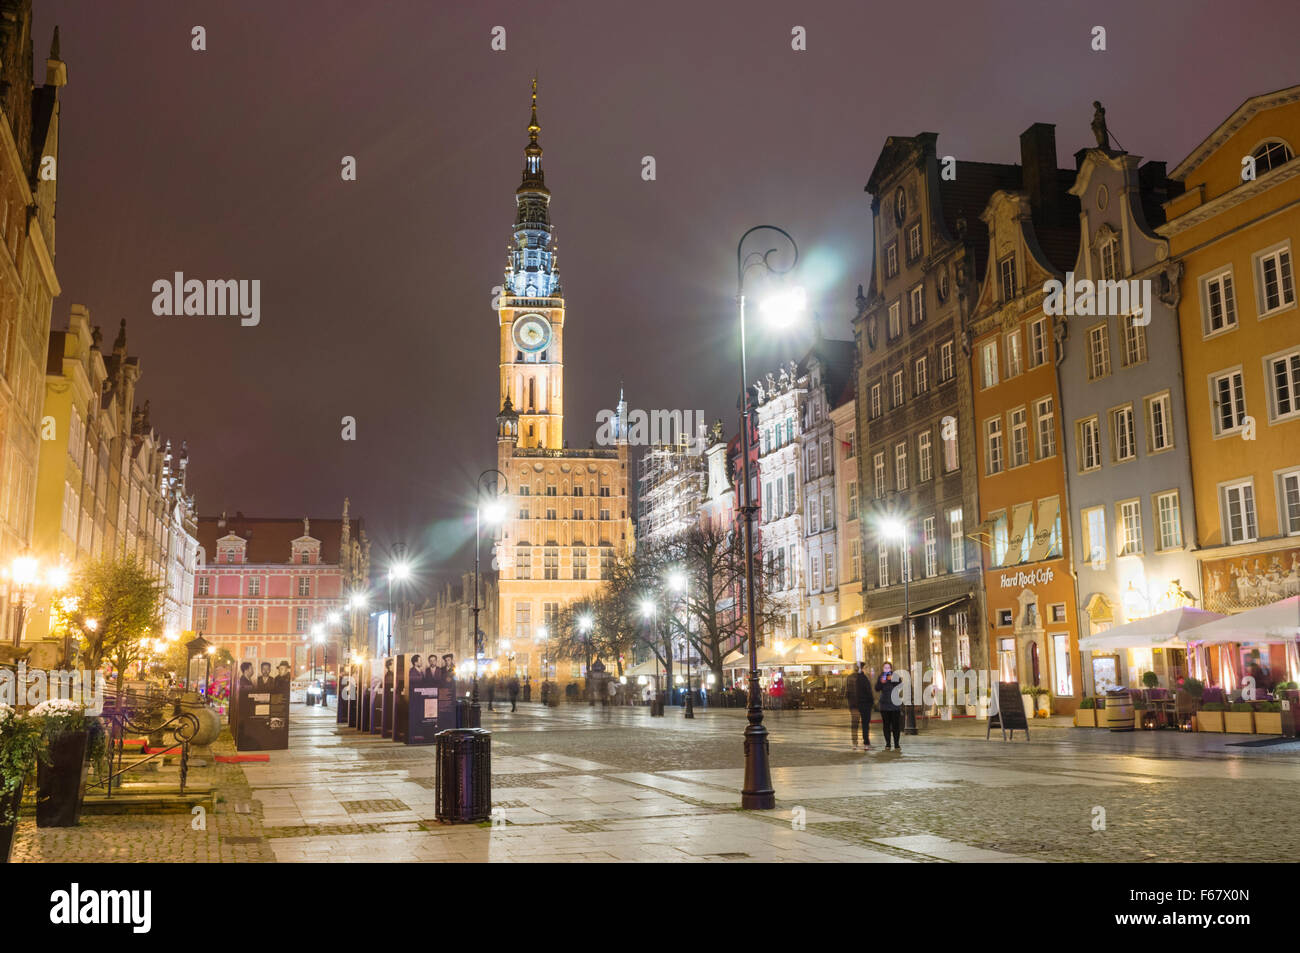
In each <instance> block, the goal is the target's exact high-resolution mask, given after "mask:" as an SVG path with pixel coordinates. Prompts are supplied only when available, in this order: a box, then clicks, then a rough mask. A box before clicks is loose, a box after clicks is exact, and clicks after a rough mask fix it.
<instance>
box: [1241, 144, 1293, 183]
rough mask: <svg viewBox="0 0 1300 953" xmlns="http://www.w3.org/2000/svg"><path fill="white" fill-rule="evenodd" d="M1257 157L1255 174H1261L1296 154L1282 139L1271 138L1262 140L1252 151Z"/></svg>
mask: <svg viewBox="0 0 1300 953" xmlns="http://www.w3.org/2000/svg"><path fill="white" fill-rule="evenodd" d="M1251 156H1253V157H1254V159H1255V175H1256V176H1259V175H1262V174H1263V173H1265V172H1269V171H1271V170H1272V169H1276V168H1277V167H1278V166H1280V165H1284V164H1285V163H1287V162H1290V161H1291V160H1292V159H1294V158H1295V154H1294V153H1293V152H1292V151H1291V147H1290V146H1288V145H1287V144H1286V143H1285V142H1283V141H1282V140H1281V139H1269V140H1268V141H1267V142H1262V143H1260V144H1259V146H1257V147H1256V149H1255V151H1254V152H1252V153H1251Z"/></svg>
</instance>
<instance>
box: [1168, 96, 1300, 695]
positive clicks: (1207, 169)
mask: <svg viewBox="0 0 1300 953" xmlns="http://www.w3.org/2000/svg"><path fill="white" fill-rule="evenodd" d="M1297 149H1300V86H1292V87H1290V88H1289V89H1283V90H1279V91H1277V92H1273V93H1267V94H1265V95H1262V96H1255V97H1252V98H1251V99H1248V100H1246V102H1245V103H1243V104H1242V105H1241V106H1240V107H1239V108H1238V109H1237V110H1236V111H1235V112H1234V113H1233V114H1232V115H1231V116H1229V117H1228V118H1227V119H1226V120H1224V122H1223V123H1222V124H1221V125H1220V126H1219V127H1218V128H1217V129H1215V130H1214V131H1213V132H1212V133H1211V134H1210V135H1209V136H1208V137H1207V138H1206V139H1205V141H1204V142H1202V143H1201V144H1200V145H1198V146H1197V147H1196V149H1194V150H1193V151H1192V153H1191V155H1189V156H1188V157H1187V158H1186V159H1184V160H1183V161H1182V163H1181V164H1179V166H1178V167H1177V168H1176V169H1174V171H1173V177H1174V178H1175V179H1178V180H1180V181H1181V182H1182V183H1183V184H1184V186H1185V187H1186V191H1185V192H1184V193H1183V194H1182V195H1180V196H1178V197H1177V198H1174V199H1170V200H1169V201H1168V202H1166V203H1165V209H1166V211H1167V213H1168V219H1167V223H1166V224H1165V225H1163V226H1162V227H1161V228H1160V229H1159V231H1160V233H1161V234H1162V235H1164V236H1165V237H1166V238H1168V239H1169V243H1170V256H1171V258H1173V259H1174V260H1177V261H1180V262H1181V264H1182V268H1183V272H1182V278H1181V282H1180V285H1181V288H1180V290H1181V300H1180V306H1179V323H1180V331H1181V338H1182V362H1183V378H1184V387H1185V389H1186V397H1187V418H1188V425H1187V429H1188V437H1189V443H1190V451H1191V466H1192V482H1193V487H1194V495H1195V506H1196V535H1197V540H1196V542H1197V546H1198V549H1197V553H1196V556H1197V560H1198V562H1199V564H1200V570H1201V581H1202V586H1203V590H1202V591H1203V592H1204V594H1205V597H1204V604H1205V608H1207V609H1210V610H1213V611H1217V612H1236V611H1240V610H1242V609H1247V608H1251V607H1253V606H1258V605H1264V604H1267V603H1270V602H1274V601H1276V600H1278V599H1281V598H1283V597H1284V596H1288V595H1296V594H1300V308H1297V306H1296V278H1295V270H1294V268H1295V266H1294V261H1295V258H1294V254H1295V251H1294V248H1293V246H1294V245H1295V243H1296V240H1297V238H1298V237H1300V159H1297V158H1296V150H1297ZM1280 664H1281V660H1280V659H1279V660H1275V664H1274V670H1275V671H1277V670H1279V666H1280ZM1241 670H1242V669H1241V668H1240V667H1238V668H1237V671H1241Z"/></svg>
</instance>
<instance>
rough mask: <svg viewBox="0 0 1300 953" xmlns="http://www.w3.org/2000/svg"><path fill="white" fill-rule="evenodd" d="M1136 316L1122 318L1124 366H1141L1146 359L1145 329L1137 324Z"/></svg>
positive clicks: (1130, 315)
mask: <svg viewBox="0 0 1300 953" xmlns="http://www.w3.org/2000/svg"><path fill="white" fill-rule="evenodd" d="M1137 319H1138V315H1135V314H1129V315H1125V316H1124V366H1125V367H1132V366H1133V365H1134V364H1142V363H1144V362H1145V361H1146V359H1147V329H1146V328H1145V327H1143V326H1142V325H1140V324H1138V323H1137Z"/></svg>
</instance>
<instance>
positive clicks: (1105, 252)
mask: <svg viewBox="0 0 1300 953" xmlns="http://www.w3.org/2000/svg"><path fill="white" fill-rule="evenodd" d="M1117 248H1118V242H1117V241H1116V239H1114V238H1108V239H1106V240H1105V241H1103V242H1102V243H1101V244H1100V246H1098V249H1097V257H1098V259H1099V260H1100V264H1101V277H1102V280H1103V281H1114V280H1115V279H1116V278H1118V277H1119V262H1118V261H1117V259H1116V257H1115V252H1116V249H1117Z"/></svg>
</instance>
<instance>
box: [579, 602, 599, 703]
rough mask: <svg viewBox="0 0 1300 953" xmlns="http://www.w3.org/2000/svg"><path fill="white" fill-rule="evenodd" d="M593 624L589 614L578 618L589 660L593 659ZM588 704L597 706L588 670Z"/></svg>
mask: <svg viewBox="0 0 1300 953" xmlns="http://www.w3.org/2000/svg"><path fill="white" fill-rule="evenodd" d="M594 624H595V623H594V622H593V620H592V618H591V615H590V614H589V613H587V614H583V615H581V616H579V617H578V631H579V632H581V633H582V634H583V636H584V638H585V641H586V643H587V658H591V627H592V625H594ZM587 704H588V705H589V706H592V705H595V704H596V696H595V694H594V693H593V692H592V690H591V670H590V669H588V670H587Z"/></svg>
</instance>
